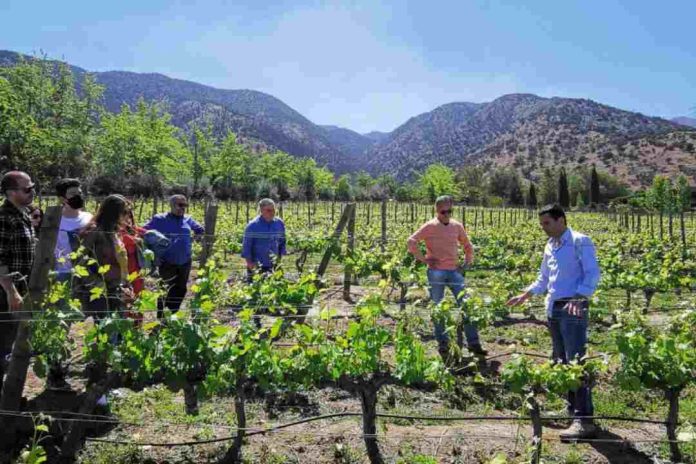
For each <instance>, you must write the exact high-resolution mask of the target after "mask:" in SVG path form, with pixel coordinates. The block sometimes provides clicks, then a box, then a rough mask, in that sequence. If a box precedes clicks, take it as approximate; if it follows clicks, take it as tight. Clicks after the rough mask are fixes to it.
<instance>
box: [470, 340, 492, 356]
mask: <svg viewBox="0 0 696 464" xmlns="http://www.w3.org/2000/svg"><path fill="white" fill-rule="evenodd" d="M467 349H468V350H469V353H471V354H475V355H477V356H485V355H487V354H488V351H486V350H484V349H483V347H482V346H481V345H479V344H478V343H477V344H476V345H469V346H467Z"/></svg>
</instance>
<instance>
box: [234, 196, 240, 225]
mask: <svg viewBox="0 0 696 464" xmlns="http://www.w3.org/2000/svg"><path fill="white" fill-rule="evenodd" d="M234 209H235V211H234V223H235V224H239V200H237V201H235V202H234Z"/></svg>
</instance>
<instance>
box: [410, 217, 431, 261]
mask: <svg viewBox="0 0 696 464" xmlns="http://www.w3.org/2000/svg"><path fill="white" fill-rule="evenodd" d="M429 234H430V224H428V223H425V224H423V225H422V226H421V227H420V229H418V230H417V231H415V232H414V233H413V235H411V236H410V237H409V238H408V251H409V252H410V253H411V254H413V253H415V251H416V250H417V249H418V244H419V243H420V242H422V241H423V240H425V239H426V238H427V237H428V235H429Z"/></svg>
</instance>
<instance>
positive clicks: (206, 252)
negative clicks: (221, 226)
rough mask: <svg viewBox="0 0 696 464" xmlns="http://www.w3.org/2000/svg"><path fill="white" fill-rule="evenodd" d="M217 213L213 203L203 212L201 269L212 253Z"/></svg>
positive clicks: (216, 207) (215, 205)
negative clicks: (203, 229) (203, 228)
mask: <svg viewBox="0 0 696 464" xmlns="http://www.w3.org/2000/svg"><path fill="white" fill-rule="evenodd" d="M217 213H218V205H217V204H214V203H211V204H209V205H208V208H207V209H206V211H205V232H204V233H203V249H202V250H201V267H203V266H205V263H206V262H207V261H208V258H209V257H210V255H211V254H212V252H213V245H214V244H215V225H216V224H217Z"/></svg>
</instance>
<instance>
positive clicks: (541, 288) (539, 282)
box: [527, 245, 549, 295]
mask: <svg viewBox="0 0 696 464" xmlns="http://www.w3.org/2000/svg"><path fill="white" fill-rule="evenodd" d="M547 249H548V245H546V247H544V259H542V260H541V269H539V275H538V276H537V279H536V281H534V283H533V284H532V285H530V286H529V287H528V288H527V291H528V292H532V294H533V295H541V294H542V293H546V290H547V288H548V285H549V263H548V257H549V254H548V253H547Z"/></svg>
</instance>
